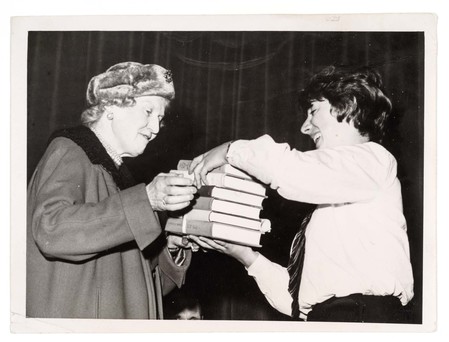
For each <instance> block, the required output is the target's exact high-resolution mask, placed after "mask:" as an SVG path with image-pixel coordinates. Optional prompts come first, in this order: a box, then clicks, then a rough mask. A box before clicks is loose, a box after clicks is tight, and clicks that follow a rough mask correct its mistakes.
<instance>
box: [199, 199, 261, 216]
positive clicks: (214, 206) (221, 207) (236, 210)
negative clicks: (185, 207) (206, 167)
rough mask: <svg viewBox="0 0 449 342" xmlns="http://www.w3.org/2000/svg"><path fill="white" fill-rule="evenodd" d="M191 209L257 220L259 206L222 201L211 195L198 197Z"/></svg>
mask: <svg viewBox="0 0 449 342" xmlns="http://www.w3.org/2000/svg"><path fill="white" fill-rule="evenodd" d="M192 208H193V209H202V210H213V211H216V212H220V213H225V214H230V215H236V216H242V217H247V218H251V219H255V220H258V219H259V216H260V211H261V208H260V207H254V206H250V205H245V204H240V203H233V202H229V201H223V200H219V199H216V198H212V197H201V196H200V197H198V198H197V199H196V202H195V203H194V205H193V206H192Z"/></svg>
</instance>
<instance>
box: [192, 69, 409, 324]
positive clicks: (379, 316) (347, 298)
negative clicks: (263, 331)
mask: <svg viewBox="0 0 449 342" xmlns="http://www.w3.org/2000/svg"><path fill="white" fill-rule="evenodd" d="M300 103H301V104H302V107H303V109H305V111H306V113H307V117H306V120H305V122H304V124H303V125H302V127H301V132H302V133H303V134H307V135H309V136H310V138H311V139H312V140H313V141H314V142H315V146H316V150H313V151H308V152H300V151H297V150H294V149H291V148H290V147H289V146H288V145H287V144H277V143H275V142H274V141H273V139H272V138H271V137H270V136H268V135H264V136H262V137H260V138H258V139H255V140H249V141H248V140H238V141H235V142H232V143H226V144H223V145H221V146H219V147H216V148H215V149H213V150H211V151H209V152H207V153H205V154H203V155H200V156H198V157H197V158H195V160H194V162H193V163H192V165H191V172H194V174H195V178H196V184H197V185H198V186H200V184H201V183H200V178H201V179H203V180H204V181H205V182H206V179H205V175H206V174H207V172H209V171H210V170H212V169H214V168H216V167H218V166H220V165H222V164H225V163H230V164H232V165H234V166H236V167H238V168H240V169H242V170H245V171H247V172H248V173H249V174H251V175H253V176H255V177H256V178H258V179H259V180H260V181H262V182H264V183H266V184H269V185H270V186H271V188H273V189H276V190H277V191H278V192H279V194H280V195H282V196H283V197H285V198H286V199H290V200H294V201H300V202H307V203H313V204H317V208H316V210H315V211H314V212H313V214H312V215H311V217H310V221H309V222H308V225H307V227H302V228H301V229H300V231H299V232H298V234H297V236H296V238H295V240H294V243H293V245H292V250H291V262H290V263H289V266H288V268H286V267H282V266H281V265H278V264H275V263H272V262H270V261H269V260H267V259H266V258H265V257H264V256H263V255H261V254H260V253H258V252H256V251H253V250H252V249H251V248H249V247H243V246H238V245H233V244H230V243H225V242H222V241H214V240H211V239H207V238H204V237H199V238H198V237H194V236H192V237H191V238H192V239H194V240H195V241H196V242H197V243H198V244H199V245H201V246H202V247H203V248H212V249H216V250H218V251H220V252H223V253H225V254H229V255H231V256H233V257H234V258H236V259H237V260H239V261H240V262H241V263H242V264H243V265H244V266H245V267H246V268H247V271H248V274H249V275H251V276H252V277H254V279H255V280H256V282H257V284H258V286H259V288H260V289H261V291H262V292H263V294H264V295H265V297H266V298H267V299H268V301H269V302H270V304H271V305H272V306H273V307H274V308H276V309H277V310H279V311H280V312H282V313H284V314H287V315H292V316H293V317H294V318H299V319H302V320H309V321H313V320H315V321H354V322H404V320H405V318H404V317H403V316H402V313H401V308H402V306H403V305H406V304H407V303H408V302H409V301H410V300H411V299H412V297H413V275H412V268H411V264H410V256H409V243H408V237H407V227H406V221H405V218H404V215H403V211H402V196H401V186H400V183H399V180H398V178H397V176H396V166H397V164H396V160H395V158H394V157H393V156H392V155H391V154H390V153H389V152H388V151H387V150H386V149H385V148H384V147H382V146H381V145H380V144H379V143H380V142H381V139H382V137H383V133H384V124H385V120H386V118H387V117H388V115H389V113H390V111H391V102H390V100H389V99H388V98H387V97H386V96H385V94H384V92H383V90H382V83H381V78H380V76H379V74H378V73H377V72H375V71H373V70H369V69H367V68H363V69H358V70H349V69H343V68H340V69H339V68H335V67H328V68H326V69H324V70H323V71H322V72H320V73H318V74H316V75H315V76H314V77H312V79H311V81H310V83H309V84H308V85H307V87H306V88H305V89H304V90H303V91H302V92H301V94H300ZM206 184H207V183H206ZM301 244H302V247H301ZM297 245H299V246H300V247H299V248H296V246H297ZM295 273H296V274H295Z"/></svg>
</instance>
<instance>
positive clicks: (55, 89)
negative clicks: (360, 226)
mask: <svg viewBox="0 0 449 342" xmlns="http://www.w3.org/2000/svg"><path fill="white" fill-rule="evenodd" d="M123 61H136V62H141V63H145V64H151V63H154V64H159V65H161V66H163V67H165V68H167V69H170V70H171V71H172V72H173V79H174V83H175V88H176V99H175V100H174V101H173V102H172V105H171V108H170V111H169V113H168V115H167V116H166V126H165V128H163V130H162V131H161V133H160V135H159V136H158V138H157V139H156V140H154V141H152V142H151V143H150V144H149V145H148V147H147V149H146V150H145V153H144V154H142V155H141V156H139V157H138V158H135V159H133V160H131V159H128V160H126V163H127V164H128V165H129V166H130V168H131V170H132V172H133V174H134V176H135V177H136V178H137V179H138V180H139V181H142V182H146V183H148V182H149V181H151V179H152V178H153V177H154V176H155V175H156V174H157V173H159V172H167V171H169V170H170V169H173V168H176V163H177V161H178V160H179V159H190V158H193V157H195V156H197V155H198V154H200V153H203V152H205V151H206V150H208V149H210V148H212V147H215V146H216V145H218V144H221V143H223V142H225V141H229V140H235V139H251V138H256V137H258V136H260V135H262V134H265V133H267V134H270V135H271V136H272V137H273V138H274V139H275V140H276V141H277V142H288V143H289V144H291V146H292V147H295V148H297V149H298V150H302V151H304V150H308V149H311V148H313V145H312V144H311V141H309V140H310V139H308V138H307V136H304V135H302V134H301V133H300V126H301V124H302V122H303V120H304V116H302V115H301V114H299V113H298V111H297V104H296V93H297V91H298V90H299V89H301V88H302V87H303V86H304V84H305V82H306V81H307V79H308V78H309V77H310V76H311V75H312V74H313V73H315V72H317V71H319V70H320V69H322V68H323V67H324V66H327V65H330V64H335V65H370V66H373V67H375V68H377V69H378V70H379V71H380V73H381V75H382V76H383V79H384V83H385V87H386V89H387V95H388V96H389V97H390V98H391V100H392V102H393V106H394V113H393V116H392V118H391V121H390V123H389V133H390V139H389V140H388V141H386V142H385V147H387V148H388V149H389V150H390V151H391V152H392V153H393V154H394V155H395V157H396V158H397V160H398V164H399V170H398V172H399V179H400V180H401V183H402V192H403V201H404V213H405V216H406V218H407V222H408V235H409V239H410V252H411V259H412V266H413V270H414V276H415V298H414V299H413V300H412V302H411V303H410V304H409V305H408V306H407V310H408V312H409V317H410V322H411V323H421V322H422V233H423V232H422V227H423V224H422V223H423V144H424V142H423V140H424V137H423V134H424V133H423V132H424V113H423V104H424V34H423V33H422V32H104V31H101V32H68V31H65V32H30V33H29V39H28V98H27V103H28V127H27V129H28V144H27V147H28V166H27V175H28V178H27V179H28V180H29V179H30V177H31V174H32V172H33V170H34V168H35V167H36V165H37V163H38V161H39V159H40V158H41V156H42V154H43V152H44V151H45V148H46V144H47V139H48V138H49V136H50V134H51V132H53V131H54V130H55V129H58V128H63V127H70V126H74V125H77V124H79V118H80V114H81V112H82V110H83V109H85V105H86V102H85V92H86V87H87V83H88V82H89V80H90V78H91V77H92V76H94V75H96V74H99V73H101V72H104V71H105V70H106V69H107V68H108V67H110V66H112V65H114V64H116V63H119V62H123ZM306 210H307V205H304V204H301V203H295V202H292V201H287V200H284V199H282V198H281V197H280V196H278V195H277V194H276V193H275V192H272V191H270V192H269V197H268V198H267V199H266V200H265V202H264V211H263V216H264V217H267V218H269V219H270V220H271V221H272V226H273V230H272V232H271V233H269V234H265V235H264V236H263V239H262V244H263V247H262V248H261V252H262V253H263V254H264V255H266V256H267V257H268V258H270V259H271V260H273V261H275V262H278V263H280V264H282V265H284V266H285V265H286V264H287V261H288V253H289V248H290V243H291V240H292V238H293V235H294V233H295V230H296V229H297V227H298V224H299V222H300V220H301V218H302V216H303V215H304V213H305V211H306ZM183 291H186V292H187V293H189V294H192V295H193V296H196V297H197V298H198V299H199V300H200V303H201V304H202V307H203V311H204V315H205V319H226V320H288V319H289V318H288V317H286V316H284V315H282V314H279V313H277V312H276V311H275V310H274V309H272V308H271V307H270V306H269V304H268V303H267V302H266V300H265V299H264V297H263V295H262V294H261V293H260V292H259V290H258V288H257V286H256V284H255V282H254V280H253V279H251V278H250V277H248V276H247V273H246V271H245V269H244V268H243V267H242V266H241V265H240V264H238V263H237V262H236V261H235V260H233V259H231V258H228V257H226V256H224V255H220V254H218V253H215V252H208V253H201V252H199V253H196V254H195V256H194V259H193V263H192V266H191V268H190V270H189V273H188V276H187V282H186V286H185V288H184V290H183ZM169 304H170V300H168V301H167V305H169Z"/></svg>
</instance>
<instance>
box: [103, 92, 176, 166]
mask: <svg viewBox="0 0 449 342" xmlns="http://www.w3.org/2000/svg"><path fill="white" fill-rule="evenodd" d="M167 103H168V101H167V100H166V99H165V98H163V97H160V96H142V97H137V98H136V104H135V105H134V106H131V107H117V106H113V107H112V111H113V114H114V119H113V120H112V133H113V136H114V138H115V140H116V141H115V144H114V145H115V148H116V150H117V153H118V154H120V155H122V156H124V157H136V156H138V155H139V154H142V153H143V151H144V150H145V147H146V146H147V144H148V142H149V141H150V140H153V139H154V138H156V135H157V134H158V133H159V128H160V123H161V120H162V119H163V117H164V115H165V107H166V106H167Z"/></svg>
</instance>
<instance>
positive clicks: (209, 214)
mask: <svg viewBox="0 0 449 342" xmlns="http://www.w3.org/2000/svg"><path fill="white" fill-rule="evenodd" d="M184 218H185V219H187V220H195V221H209V222H218V223H225V224H228V225H232V226H239V227H244V228H247V229H254V230H258V231H260V232H263V233H265V232H268V231H270V230H271V222H270V221H269V220H267V219H263V220H254V219H249V218H245V217H241V216H234V215H229V214H224V213H218V212H215V211H212V210H202V209H192V210H190V211H189V212H188V213H186V214H185V215H184Z"/></svg>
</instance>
